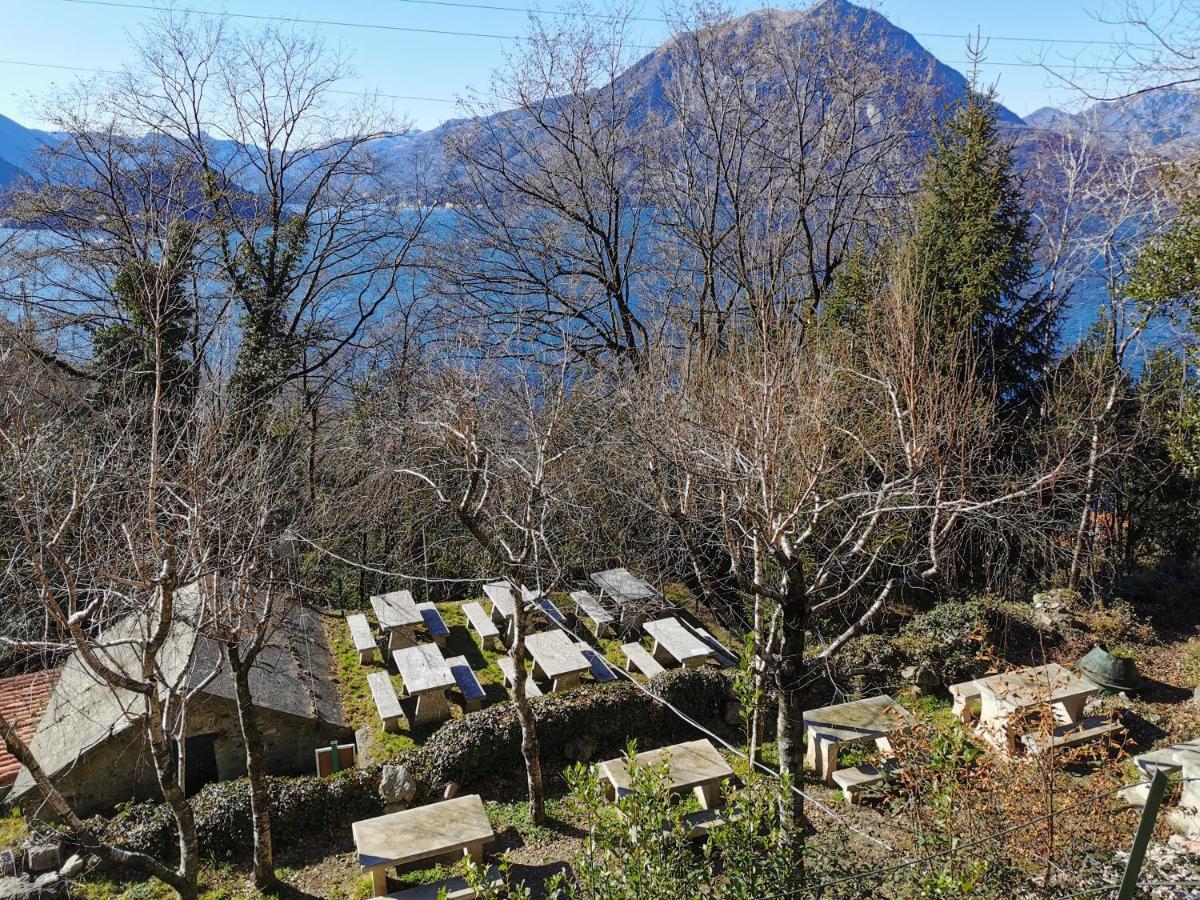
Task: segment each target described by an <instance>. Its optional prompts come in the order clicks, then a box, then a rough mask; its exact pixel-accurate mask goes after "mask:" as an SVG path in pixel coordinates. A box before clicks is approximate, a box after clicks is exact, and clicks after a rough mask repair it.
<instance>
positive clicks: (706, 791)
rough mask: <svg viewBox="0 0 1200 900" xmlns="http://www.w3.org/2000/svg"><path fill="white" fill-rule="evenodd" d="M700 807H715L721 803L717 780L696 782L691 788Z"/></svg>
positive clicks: (719, 786)
mask: <svg viewBox="0 0 1200 900" xmlns="http://www.w3.org/2000/svg"><path fill="white" fill-rule="evenodd" d="M693 790H694V792H695V794H696V799H697V800H699V801H700V808H701V809H716V808H717V807H718V806H720V805H721V785H720V784H719V783H717V782H709V783H708V784H698V785H696V787H695V788H694V789H693Z"/></svg>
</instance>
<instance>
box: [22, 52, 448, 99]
mask: <svg viewBox="0 0 1200 900" xmlns="http://www.w3.org/2000/svg"><path fill="white" fill-rule="evenodd" d="M0 66H28V67H29V68H33V69H62V70H64V71H67V72H86V73H88V74H90V75H124V74H125V73H124V72H121V71H118V70H116V69H97V68H93V67H91V66H68V65H64V64H63V63H42V62H30V61H29V60H24V59H0ZM329 93H331V94H339V95H342V96H347V97H367V98H370V97H383V98H385V99H388V100H420V101H425V102H428V103H457V102H458V101H456V100H452V99H450V98H449V97H422V96H419V95H416V94H385V93H382V92H380V91H347V90H339V89H334V88H330V89H329Z"/></svg>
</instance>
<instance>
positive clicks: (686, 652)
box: [642, 616, 712, 663]
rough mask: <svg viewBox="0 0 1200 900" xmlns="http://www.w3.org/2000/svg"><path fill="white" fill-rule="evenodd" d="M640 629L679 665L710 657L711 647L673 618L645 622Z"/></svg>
mask: <svg viewBox="0 0 1200 900" xmlns="http://www.w3.org/2000/svg"><path fill="white" fill-rule="evenodd" d="M642 627H643V628H645V629H646V634H648V635H650V637H652V638H654V640H656V641H658V644H659V646H660V647H662V648H663V649H664V650H666V651H667V652H668V653H670V654H671V655H672V656H673V657H675V658H676V659H677V660H679V662H680V663H686V662H688V661H689V660H693V659H702V658H704V657H708V656H711V655H712V647H710V646H708V644H706V643H704V641H702V640H701V639H700V636H699V635H697V634H696V633H695V632H693V631H692V630H691V629H690V628H688V627H687V626H686V625H684V624H683V623H682V622H680V621H679V620H678V619H676V618H675V617H673V616H672V617H671V618H669V619H658V620H656V621H654V622H647V623H646V624H645V625H643V626H642Z"/></svg>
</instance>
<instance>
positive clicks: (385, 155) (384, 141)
mask: <svg viewBox="0 0 1200 900" xmlns="http://www.w3.org/2000/svg"><path fill="white" fill-rule="evenodd" d="M817 26H826V27H829V28H831V29H833V30H834V31H835V32H838V33H840V34H842V35H843V36H846V37H849V38H852V39H853V41H854V44H855V45H856V46H857V47H859V48H861V52H863V53H865V54H869V55H870V56H871V57H872V58H873V60H874V61H875V62H876V64H877V65H879V66H880V68H881V69H882V70H883V71H885V72H887V73H890V77H889V81H891V82H892V84H891V87H892V88H893V89H894V90H895V91H896V92H897V94H902V93H904V92H908V93H909V94H910V95H915V93H916V91H917V90H920V91H921V92H922V93H923V94H924V95H925V96H926V97H927V98H928V99H929V102H930V103H931V104H932V106H933V110H932V111H933V112H940V109H941V108H943V107H946V106H948V105H949V104H951V103H953V102H955V101H956V100H959V99H961V98H962V97H963V96H965V95H966V92H967V90H968V87H969V85H968V82H967V79H966V78H965V77H964V76H963V75H962V73H960V72H958V71H956V70H955V69H953V68H951V67H949V66H947V65H945V64H944V63H942V62H941V61H940V60H938V59H937V57H935V56H934V55H933V54H932V53H930V52H929V51H928V50H926V49H925V48H924V47H923V46H922V45H921V44H920V42H919V41H918V40H917V39H916V38H915V37H913V36H912V35H911V34H909V33H908V32H907V31H905V30H904V29H902V28H899V27H897V26H896V25H894V24H893V23H892V22H890V21H889V20H888V19H887V18H885V17H884V16H883V15H881V14H879V13H877V12H875V11H873V10H870V9H866V8H864V7H861V6H857V5H855V4H854V3H850V2H849V0H824V2H821V3H817V4H815V5H814V6H811V7H809V8H808V9H805V10H800V11H791V10H787V11H785V10H777V9H769V8H765V9H760V10H757V11H755V12H751V13H747V14H745V15H743V16H740V17H738V18H736V19H734V20H732V21H731V22H729V23H728V24H727V25H725V26H722V33H721V34H720V39H721V40H723V41H726V42H727V43H728V45H729V48H730V52H733V53H736V52H738V50H739V49H740V48H744V47H747V46H751V45H753V44H754V42H756V41H759V40H763V39H765V38H766V37H767V36H768V35H770V36H771V37H774V38H776V39H779V40H782V41H784V42H790V43H791V44H792V45H793V46H798V45H799V43H800V41H801V40H802V39H803V38H804V36H805V34H806V33H808V32H809V31H810V30H811V29H813V28H815V27H817ZM679 40H681V36H679V35H676V36H674V37H672V38H670V39H668V40H667V41H666V42H664V43H663V44H662V46H660V47H658V48H657V49H655V50H653V51H651V52H650V53H648V54H646V55H645V56H643V57H642V58H641V59H639V60H637V61H636V62H634V63H633V64H632V65H631V66H630V67H629V68H628V69H626V70H625V71H624V72H623V73H621V75H620V76H618V78H617V85H616V86H617V88H618V89H619V91H620V92H621V94H622V95H624V96H627V97H629V98H630V100H631V101H632V103H633V108H634V109H635V110H636V111H638V113H639V114H640V115H641V116H642V117H646V118H649V117H651V116H653V115H666V114H668V109H667V102H666V100H665V91H666V87H667V84H668V81H669V79H670V77H671V68H672V55H673V50H672V48H673V46H674V45H676V43H677V42H678V41H679ZM998 113H999V116H1000V119H1001V121H1002V122H1004V123H1005V124H1007V125H1010V126H1019V125H1020V124H1021V118H1020V117H1019V116H1017V115H1016V114H1015V113H1013V112H1012V111H1011V110H1009V109H1007V108H1005V107H1003V106H1000V107H999V108H998ZM497 115H498V116H515V117H521V116H523V115H524V114H523V113H521V112H519V111H515V110H510V111H507V112H501V113H497ZM469 124H470V120H467V119H452V120H449V121H447V122H444V123H442V124H441V125H439V126H438V127H436V128H433V129H430V130H428V131H423V132H414V133H408V134H398V135H388V136H384V137H381V138H379V139H378V140H376V141H374V142H372V145H371V149H372V151H373V152H374V153H376V154H378V155H379V157H380V159H381V160H382V161H384V162H385V163H386V164H388V165H394V166H395V167H397V170H398V171H399V170H402V169H408V168H411V167H412V166H414V165H417V166H419V167H420V169H421V170H422V171H425V172H428V171H430V170H431V168H432V167H433V166H434V165H435V164H436V162H437V160H438V158H439V157H440V155H441V145H442V142H443V141H444V140H445V139H446V138H447V137H448V136H450V135H451V134H453V133H454V132H455V131H456V130H458V129H461V128H464V127H468V126H469ZM53 139H54V136H53V135H51V134H49V133H47V132H43V131H37V130H35V129H29V128H24V127H23V126H21V125H19V124H18V123H16V122H14V121H12V120H11V119H7V118H4V117H2V116H0V185H2V184H4V183H5V182H6V181H11V180H12V178H13V177H14V176H15V175H16V174H17V170H21V169H24V168H26V166H27V163H28V159H29V157H30V155H31V154H32V153H33V152H34V151H35V150H36V148H37V146H39V145H40V144H41V143H44V142H45V141H48V140H53ZM6 164H7V165H6Z"/></svg>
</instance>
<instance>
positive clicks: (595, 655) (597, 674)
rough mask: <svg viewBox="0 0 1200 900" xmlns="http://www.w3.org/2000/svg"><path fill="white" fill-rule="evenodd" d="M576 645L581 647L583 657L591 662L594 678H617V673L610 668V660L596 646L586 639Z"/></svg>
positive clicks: (613, 679) (602, 679) (605, 679)
mask: <svg viewBox="0 0 1200 900" xmlns="http://www.w3.org/2000/svg"><path fill="white" fill-rule="evenodd" d="M575 646H576V647H578V648H579V652H580V653H582V654H583V658H584V659H586V660H587V661H588V662H589V663H590V664H591V666H592V677H593V678H595V679H596V680H597V681H600V682H604V681H616V680H617V673H616V672H614V671H613V670H612V669H610V668H609V666H608V662H607V661H606V660H605V659H604V657H603V656H601V655H600V654H599V652H598V651H597V650H596V649H595V648H594V647H592V646H591V645H590V644H588V643H587V642H586V641H578V642H576V644H575Z"/></svg>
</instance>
